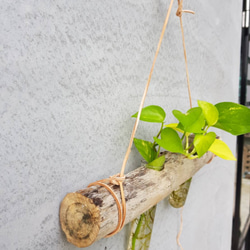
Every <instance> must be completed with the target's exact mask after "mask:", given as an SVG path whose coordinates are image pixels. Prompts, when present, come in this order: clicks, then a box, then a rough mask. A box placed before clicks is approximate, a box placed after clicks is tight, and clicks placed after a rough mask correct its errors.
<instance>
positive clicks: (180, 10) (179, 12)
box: [176, 0, 195, 17]
mask: <svg viewBox="0 0 250 250" xmlns="http://www.w3.org/2000/svg"><path fill="white" fill-rule="evenodd" d="M182 8H183V0H178V9H177V11H176V16H178V17H181V16H182V13H183V12H185V13H190V14H195V12H194V11H192V10H183V9H182Z"/></svg>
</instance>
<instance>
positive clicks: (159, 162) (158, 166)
mask: <svg viewBox="0 0 250 250" xmlns="http://www.w3.org/2000/svg"><path fill="white" fill-rule="evenodd" d="M165 160H166V158H165V155H163V156H160V157H158V158H156V159H155V160H153V161H152V162H150V163H148V164H147V165H146V168H150V169H154V170H157V171H161V170H162V169H163V164H164V163H165Z"/></svg>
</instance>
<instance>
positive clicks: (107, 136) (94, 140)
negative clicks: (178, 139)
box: [0, 0, 241, 250]
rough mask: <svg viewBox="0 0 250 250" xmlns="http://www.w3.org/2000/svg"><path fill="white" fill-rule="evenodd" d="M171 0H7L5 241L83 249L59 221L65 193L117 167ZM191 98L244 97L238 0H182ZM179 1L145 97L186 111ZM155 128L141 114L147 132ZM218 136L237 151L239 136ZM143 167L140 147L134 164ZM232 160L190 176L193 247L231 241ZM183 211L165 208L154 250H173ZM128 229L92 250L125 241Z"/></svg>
mask: <svg viewBox="0 0 250 250" xmlns="http://www.w3.org/2000/svg"><path fill="white" fill-rule="evenodd" d="M168 4H169V1H163V0H157V1H153V0H143V1H142V0H138V1H132V0H122V1H120V0H113V1H108V0H102V1H90V0H84V1H79V0H75V1H64V0H63V1H48V0H45V1H34V0H19V1H17V0H16V1H10V0H2V1H1V5H0V11H1V15H0V24H1V31H0V78H1V81H0V114H1V116H0V124H1V126H0V167H1V171H0V180H1V181H0V197H1V202H0V249H2V250H5V249H11V250H12V249H19V250H21V249H22V250H23V249H25V250H28V249H39V250H42V249H62V250H66V249H67V250H73V249H76V247H74V246H73V245H70V244H69V243H68V242H67V241H66V239H65V237H64V234H63V233H62V231H61V229H60V226H59V217H58V211H59V205H60V202H61V200H62V199H63V197H64V196H65V195H66V194H67V193H68V192H73V191H75V190H79V189H81V188H83V187H86V186H87V185H88V183H90V182H92V181H95V180H97V179H102V178H105V177H108V176H109V175H112V174H115V173H118V172H119V170H120V167H121V164H122V160H123V157H124V155H125V151H126V147H127V145H128V142H129V137H130V133H131V131H132V126H133V122H134V120H133V119H131V118H130V115H131V114H133V113H135V112H136V111H137V109H138V107H139V103H140V99H141V96H142V93H143V89H144V86H145V84H146V80H147V77H148V74H149V70H150V67H151V64H152V60H153V55H154V52H155V50H156V46H157V42H158V38H159V35H160V31H161V28H162V25H163V21H164V19H165V15H166V12H167V8H168ZM184 8H185V9H192V10H194V11H196V14H195V15H194V16H193V15H190V14H185V15H184V17H183V21H184V29H185V35H186V46H187V53H188V61H189V71H190V81H191V90H192V97H193V101H194V102H196V100H197V99H201V100H206V101H209V102H212V103H217V102H220V101H237V99H238V79H239V58H240V31H241V1H240V0H237V1H232V0H231V1H226V0H222V1H217V0H210V1H195V0H189V1H184ZM176 9H177V1H175V3H174V10H173V12H172V15H171V17H170V21H169V25H168V28H167V32H166V35H165V37H164V41H163V44H162V49H161V51H160V55H159V58H158V60H157V63H156V68H155V72H154V74H153V78H152V82H151V86H150V88H149V93H148V96H147V99H146V105H149V104H155V105H161V106H162V107H163V108H164V109H166V111H167V121H168V122H173V121H174V119H173V116H172V115H171V110H172V109H176V108H178V109H180V110H182V111H185V110H187V108H188V95H187V88H186V79H185V66H184V61H183V60H184V59H183V51H182V41H181V32H180V27H179V20H178V18H177V17H176V16H175V10H176ZM157 130H158V126H157V125H151V126H150V127H149V129H148V128H146V126H145V124H143V123H141V124H140V126H139V129H138V133H137V137H139V138H146V139H151V138H152V136H153V135H155V133H156V132H157ZM219 135H220V136H221V137H222V138H223V139H224V140H225V141H226V142H227V143H228V144H229V145H230V148H231V149H232V150H233V151H235V138H234V137H233V136H230V135H228V134H226V133H221V132H220V133H219ZM139 165H140V156H139V155H138V153H137V152H136V150H135V148H134V147H133V149H132V153H131V156H130V159H129V162H128V166H127V171H130V170H132V169H134V168H136V167H138V166H139ZM234 171H235V163H234V162H227V161H223V160H221V159H218V158H217V159H215V160H214V161H213V162H212V163H211V164H209V165H207V166H205V167H204V168H203V169H202V170H201V171H200V172H199V173H198V174H197V175H196V176H195V177H194V179H193V183H192V186H191V190H190V194H189V197H188V200H187V203H186V206H185V208H184V212H183V216H184V228H183V233H182V236H181V242H182V244H183V246H184V249H186V250H200V249H203V250H215V249H216V250H228V249H230V242H231V221H232V212H233V211H232V210H233V195H234V194H233V192H234ZM179 225H180V210H178V209H174V208H172V207H170V206H169V205H168V203H167V201H166V200H164V201H162V202H161V203H160V204H159V205H158V209H157V213H156V220H155V225H154V231H153V235H152V242H151V249H153V250H154V249H168V250H172V249H173V250H177V249H178V247H177V245H176V242H175V237H176V234H177V232H178V230H179ZM127 237H128V227H127V226H126V227H125V228H124V229H123V230H122V232H120V233H119V234H117V235H116V236H114V237H112V238H109V239H103V240H101V241H99V242H96V243H95V244H93V245H92V246H91V247H89V248H88V249H92V250H94V249H98V250H99V249H108V250H110V249H121V250H122V249H126V244H127Z"/></svg>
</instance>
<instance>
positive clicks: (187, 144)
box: [185, 133, 189, 153]
mask: <svg viewBox="0 0 250 250" xmlns="http://www.w3.org/2000/svg"><path fill="white" fill-rule="evenodd" d="M185 136H186V133H185ZM188 147H189V143H188V136H186V147H185V150H186V151H187V153H188Z"/></svg>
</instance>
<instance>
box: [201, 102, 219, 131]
mask: <svg viewBox="0 0 250 250" xmlns="http://www.w3.org/2000/svg"><path fill="white" fill-rule="evenodd" d="M198 105H199V107H200V108H201V109H202V112H203V114H204V116H205V119H206V121H207V124H208V126H212V125H214V124H215V123H216V122H217V121H218V118H219V112H218V110H217V108H216V107H215V106H214V105H213V104H211V103H209V102H205V101H198Z"/></svg>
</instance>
